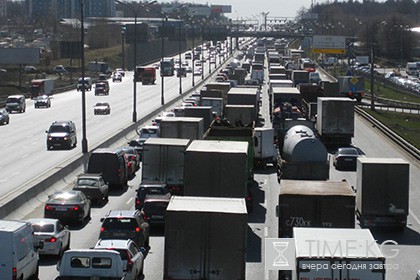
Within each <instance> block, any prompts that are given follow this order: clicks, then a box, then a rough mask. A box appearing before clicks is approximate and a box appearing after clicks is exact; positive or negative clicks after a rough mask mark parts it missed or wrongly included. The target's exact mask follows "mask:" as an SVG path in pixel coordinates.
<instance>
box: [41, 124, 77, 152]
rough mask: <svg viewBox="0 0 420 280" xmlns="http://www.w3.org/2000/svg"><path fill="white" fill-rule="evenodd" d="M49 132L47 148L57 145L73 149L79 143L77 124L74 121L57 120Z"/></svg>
mask: <svg viewBox="0 0 420 280" xmlns="http://www.w3.org/2000/svg"><path fill="white" fill-rule="evenodd" d="M45 132H46V133H47V150H50V149H51V148H56V147H62V148H67V149H71V147H76V145H77V135H76V125H75V124H74V122H72V121H55V122H53V123H52V124H51V126H50V128H49V129H48V130H47V131H45Z"/></svg>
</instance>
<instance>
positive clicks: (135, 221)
mask: <svg viewBox="0 0 420 280" xmlns="http://www.w3.org/2000/svg"><path fill="white" fill-rule="evenodd" d="M101 222H102V225H101V231H100V234H99V239H131V240H133V241H134V242H135V243H136V245H137V246H139V247H144V248H148V247H149V224H148V223H147V222H146V221H145V220H144V218H143V216H142V215H141V212H140V211H138V210H111V211H109V212H108V213H107V214H106V216H105V218H101Z"/></svg>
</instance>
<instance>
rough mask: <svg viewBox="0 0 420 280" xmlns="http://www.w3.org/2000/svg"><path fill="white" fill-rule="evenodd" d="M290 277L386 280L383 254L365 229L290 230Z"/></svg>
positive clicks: (296, 228) (301, 279) (299, 228)
mask: <svg viewBox="0 0 420 280" xmlns="http://www.w3.org/2000/svg"><path fill="white" fill-rule="evenodd" d="M293 236H294V239H295V249H296V270H294V271H293V273H292V274H293V277H292V279H293V280H297V279H299V280H303V279H358V280H385V267H386V265H385V257H384V255H383V254H382V252H381V250H380V249H379V246H378V244H377V243H376V241H375V239H374V238H373V236H372V234H371V232H370V231H369V230H368V229H344V228H301V227H295V228H294V229H293Z"/></svg>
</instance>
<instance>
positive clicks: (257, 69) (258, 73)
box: [251, 62, 264, 85]
mask: <svg viewBox="0 0 420 280" xmlns="http://www.w3.org/2000/svg"><path fill="white" fill-rule="evenodd" d="M251 79H252V80H258V82H259V83H260V85H261V84H262V83H263V82H264V64H263V63H258V62H252V65H251Z"/></svg>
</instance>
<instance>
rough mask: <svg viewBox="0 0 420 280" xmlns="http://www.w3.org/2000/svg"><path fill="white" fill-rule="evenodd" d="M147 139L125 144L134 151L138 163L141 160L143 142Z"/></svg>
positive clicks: (138, 139) (134, 140) (133, 140)
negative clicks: (138, 159) (137, 157)
mask: <svg viewBox="0 0 420 280" xmlns="http://www.w3.org/2000/svg"><path fill="white" fill-rule="evenodd" d="M146 140H147V138H137V139H132V140H130V141H129V142H128V143H127V144H128V146H130V147H133V148H134V149H136V151H137V154H138V155H139V158H140V161H141V160H142V153H143V149H144V142H146Z"/></svg>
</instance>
